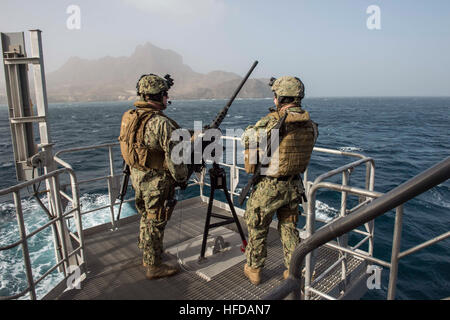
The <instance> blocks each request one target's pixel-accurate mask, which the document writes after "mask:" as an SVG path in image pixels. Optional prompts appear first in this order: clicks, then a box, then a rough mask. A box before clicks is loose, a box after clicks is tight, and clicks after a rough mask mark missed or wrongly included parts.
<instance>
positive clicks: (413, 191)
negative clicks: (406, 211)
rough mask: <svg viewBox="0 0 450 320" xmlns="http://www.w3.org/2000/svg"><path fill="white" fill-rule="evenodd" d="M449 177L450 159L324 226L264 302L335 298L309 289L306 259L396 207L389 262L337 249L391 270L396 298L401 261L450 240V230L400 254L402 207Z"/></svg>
mask: <svg viewBox="0 0 450 320" xmlns="http://www.w3.org/2000/svg"><path fill="white" fill-rule="evenodd" d="M449 178H450V157H448V158H446V159H445V160H443V161H441V162H439V163H438V164H436V165H434V166H433V167H431V168H429V169H428V170H426V171H424V172H422V173H421V174H419V175H417V176H415V177H413V178H412V179H410V180H408V181H407V182H405V183H403V184H401V185H400V186H398V187H396V188H394V189H393V190H391V191H389V192H387V193H386V194H383V195H382V196H380V197H378V198H377V199H375V200H373V201H372V202H371V203H370V204H368V205H365V206H363V207H360V208H358V209H357V210H355V211H354V212H353V213H352V214H351V215H347V216H345V217H341V218H339V219H337V220H335V221H333V222H332V223H331V224H328V225H325V226H323V227H322V228H320V229H319V230H317V231H316V232H315V233H314V234H313V235H312V236H310V237H309V238H307V239H305V240H304V241H303V242H302V243H300V245H299V246H297V248H296V249H295V251H294V253H293V255H292V259H291V263H290V266H289V277H288V279H286V280H285V281H284V282H283V283H282V284H281V285H280V286H279V287H277V288H275V289H273V290H272V291H271V292H269V294H267V295H266V296H265V299H267V300H278V299H285V298H288V299H301V298H306V293H307V289H309V291H311V292H313V293H315V294H319V295H320V296H321V297H323V298H326V299H335V298H334V297H331V296H328V295H326V294H322V293H320V292H317V291H316V290H313V289H311V288H307V287H306V280H305V279H304V278H303V277H302V271H301V270H302V269H301V267H302V265H303V262H304V260H305V257H306V256H307V255H308V254H310V253H311V252H312V251H313V250H315V249H317V248H319V247H320V246H322V245H326V244H330V241H332V240H333V239H335V238H339V237H341V236H342V235H344V234H346V233H348V232H350V231H352V230H354V229H356V228H358V227H360V226H362V225H364V224H365V223H368V222H369V221H372V220H374V219H375V218H377V217H379V216H381V215H383V214H385V213H386V212H388V211H390V210H392V209H394V208H395V209H396V214H395V225H394V233H393V243H392V250H391V260H390V262H386V261H383V260H380V259H376V258H373V257H367V256H364V255H360V254H357V253H355V252H351V251H349V250H347V249H344V248H338V249H339V250H343V251H345V252H347V253H350V254H354V255H357V256H360V257H361V258H364V259H365V260H368V261H372V262H374V263H377V264H380V265H383V266H385V267H388V268H390V273H389V287H388V292H387V299H388V300H393V299H395V293H396V287H397V280H398V265H399V261H400V259H402V258H404V257H406V256H408V255H410V254H412V253H415V252H418V251H419V250H422V249H424V248H426V247H429V246H431V245H433V244H435V243H437V242H439V241H442V240H444V239H447V238H448V237H450V231H448V232H446V233H443V234H441V235H439V236H436V237H434V238H432V239H430V240H428V241H425V242H423V243H420V244H418V245H416V246H414V247H412V248H410V249H407V250H405V251H403V252H401V251H400V243H401V237H402V221H403V205H404V203H406V202H407V201H409V200H411V199H413V198H414V197H416V196H418V195H419V194H421V193H424V192H425V191H427V190H429V189H431V188H433V187H435V186H437V185H439V184H440V183H442V182H444V181H446V180H447V179H449ZM318 188H320V185H319V184H318V185H317V186H316V189H318ZM349 191H350V190H349ZM305 276H306V275H305ZM301 290H304V293H305V294H304V295H303V296H302V294H301Z"/></svg>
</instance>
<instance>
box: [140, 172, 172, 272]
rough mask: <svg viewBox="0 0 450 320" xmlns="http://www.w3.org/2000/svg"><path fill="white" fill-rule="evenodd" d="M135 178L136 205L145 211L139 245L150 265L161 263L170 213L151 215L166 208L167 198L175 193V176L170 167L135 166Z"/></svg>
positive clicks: (142, 211) (142, 215)
mask: <svg viewBox="0 0 450 320" xmlns="http://www.w3.org/2000/svg"><path fill="white" fill-rule="evenodd" d="M131 181H132V184H133V188H134V190H135V201H136V209H137V210H138V212H139V214H141V221H140V227H139V241H138V247H139V248H140V249H141V250H142V251H143V262H144V263H145V264H146V265H148V266H158V265H160V264H161V257H162V253H163V240H164V229H165V227H166V225H167V222H168V220H169V219H170V217H168V219H165V218H162V219H155V218H154V217H151V216H150V215H151V214H154V213H157V212H158V211H159V210H164V202H165V201H166V200H168V199H171V198H172V197H173V195H174V193H175V188H174V180H173V179H172V178H171V176H170V174H169V173H168V172H166V171H157V170H150V171H149V172H143V171H139V170H136V169H131Z"/></svg>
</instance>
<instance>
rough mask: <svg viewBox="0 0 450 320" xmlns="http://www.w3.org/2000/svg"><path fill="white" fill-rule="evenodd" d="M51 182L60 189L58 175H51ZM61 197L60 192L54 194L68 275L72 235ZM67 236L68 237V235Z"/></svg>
mask: <svg viewBox="0 0 450 320" xmlns="http://www.w3.org/2000/svg"><path fill="white" fill-rule="evenodd" d="M51 184H52V185H53V188H54V190H58V188H57V186H59V184H58V181H57V177H56V176H53V177H51ZM60 199H61V198H60V197H59V192H58V193H55V194H54V199H53V200H54V203H55V208H56V218H57V221H56V224H57V225H58V230H59V239H60V243H61V247H62V257H61V258H62V259H63V260H64V263H63V266H64V270H63V271H64V276H67V274H68V270H69V269H68V267H69V265H70V262H69V259H68V250H67V240H69V241H70V236H68V233H67V228H66V224H65V221H64V217H63V212H62V206H61V201H60ZM66 236H67V237H66ZM70 249H72V246H71V245H70Z"/></svg>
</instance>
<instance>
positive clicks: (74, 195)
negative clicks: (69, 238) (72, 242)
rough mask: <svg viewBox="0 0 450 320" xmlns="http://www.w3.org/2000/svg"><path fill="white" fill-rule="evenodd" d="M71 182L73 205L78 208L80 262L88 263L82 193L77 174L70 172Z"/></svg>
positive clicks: (76, 217) (76, 222)
mask: <svg viewBox="0 0 450 320" xmlns="http://www.w3.org/2000/svg"><path fill="white" fill-rule="evenodd" d="M70 184H71V186H72V199H73V203H72V207H73V209H76V211H75V214H74V220H75V226H76V228H77V232H78V238H79V239H80V247H81V249H80V255H81V261H78V264H79V265H81V264H83V263H85V264H86V256H85V252H84V235H83V222H82V219H81V209H80V193H79V190H78V183H77V181H76V176H75V175H74V174H73V173H72V172H70Z"/></svg>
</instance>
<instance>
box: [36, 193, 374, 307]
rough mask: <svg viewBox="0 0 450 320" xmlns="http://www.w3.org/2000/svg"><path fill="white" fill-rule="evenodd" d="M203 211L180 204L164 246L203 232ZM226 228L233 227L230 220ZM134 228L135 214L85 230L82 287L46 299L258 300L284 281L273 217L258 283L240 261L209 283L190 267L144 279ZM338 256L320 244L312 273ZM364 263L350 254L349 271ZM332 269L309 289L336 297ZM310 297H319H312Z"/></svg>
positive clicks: (194, 204) (337, 282)
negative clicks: (113, 226)
mask: <svg viewBox="0 0 450 320" xmlns="http://www.w3.org/2000/svg"><path fill="white" fill-rule="evenodd" d="M206 211H207V203H205V202H202V201H201V198H200V197H196V198H192V199H188V200H185V201H182V202H180V203H179V204H178V205H177V207H176V210H175V211H174V214H173V215H172V219H171V220H170V222H169V223H168V225H167V227H166V232H165V237H164V246H165V248H170V247H172V246H174V245H176V244H178V243H182V242H184V241H186V240H189V239H192V238H194V237H197V236H199V235H202V234H203V228H204V223H205V217H206ZM213 211H214V212H215V213H220V214H224V215H230V216H231V214H230V213H229V212H228V211H226V210H224V209H220V208H218V207H215V206H214V208H213ZM213 219H214V218H213ZM240 219H241V218H240ZM213 222H215V220H213V221H212V223H213ZM241 225H242V227H243V229H244V232H245V233H246V234H247V230H246V225H245V222H244V221H241ZM226 227H227V228H228V229H231V230H233V229H234V231H237V230H236V227H235V225H234V224H230V225H227V226H226ZM138 230H139V216H138V215H135V216H132V217H129V218H126V219H124V220H123V221H121V225H120V227H119V228H118V229H117V230H115V231H111V230H110V224H106V225H102V226H98V227H95V228H92V229H88V230H86V231H85V248H86V261H87V269H88V273H87V277H86V279H85V280H84V281H83V282H82V285H81V289H72V290H70V291H66V292H62V291H63V290H62V289H61V287H59V288H58V287H56V288H55V289H54V290H52V291H51V292H50V293H49V294H47V296H46V297H45V299H62V300H66V299H75V300H77V299H80V300H83V299H88V300H95V299H106V300H108V299H159V300H179V299H180V300H181V299H183V300H191V299H193V300H257V299H261V298H262V297H264V296H265V295H266V294H267V293H268V292H269V291H270V290H271V289H273V288H275V287H277V286H278V285H280V284H281V282H282V281H283V271H284V270H285V267H284V265H283V262H282V261H283V251H282V247H281V241H280V239H279V235H278V231H277V230H276V221H275V222H273V223H272V226H271V228H270V231H269V235H268V239H267V244H268V248H267V251H268V258H267V260H266V265H265V267H264V269H263V273H262V282H261V284H260V285H259V286H254V285H252V284H251V283H250V282H249V281H248V279H247V278H246V277H245V276H244V273H243V268H244V264H245V259H244V260H243V261H242V262H239V263H237V264H235V265H233V266H231V267H229V268H228V269H226V270H224V271H223V272H221V273H220V274H218V275H217V276H215V277H214V278H213V279H212V280H211V281H209V282H208V281H206V280H205V279H203V278H201V277H200V276H198V275H197V274H196V273H195V272H194V271H190V270H185V269H183V268H182V269H181V272H180V273H179V274H177V275H175V276H173V277H170V278H164V279H158V280H151V281H149V280H147V279H146V278H145V270H144V268H143V267H142V254H141V252H140V250H139V249H138V248H137V238H138ZM199 254H200V252H199ZM338 255H339V253H338V252H337V251H335V250H332V249H329V248H326V247H322V248H320V249H319V251H318V254H317V262H316V275H317V274H319V273H320V272H322V271H324V270H326V269H328V267H329V266H330V265H332V263H333V262H335V261H336V260H337V257H338ZM163 261H164V262H168V263H176V261H177V257H175V256H173V255H170V254H168V253H165V254H164V256H163ZM364 265H365V263H364V261H363V260H362V259H358V258H355V257H350V258H349V260H348V273H349V274H350V273H355V274H357V275H362V274H365V269H364ZM335 269H336V270H333V271H332V272H331V273H330V274H328V275H327V276H326V277H325V278H324V279H322V280H321V281H319V282H318V284H317V285H315V286H314V288H317V289H319V290H320V291H322V292H325V293H328V294H333V293H334V294H337V295H339V291H340V290H339V288H340V287H341V286H342V285H343V283H342V282H341V275H340V270H341V268H340V265H338V266H337V267H336V268H335ZM354 279H355V278H354ZM64 287H65V286H64ZM347 289H348V288H347ZM361 294H362V293H361ZM311 298H313V299H314V298H319V296H314V295H313V296H312V297H311ZM352 298H356V297H354V296H353V297H352Z"/></svg>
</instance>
